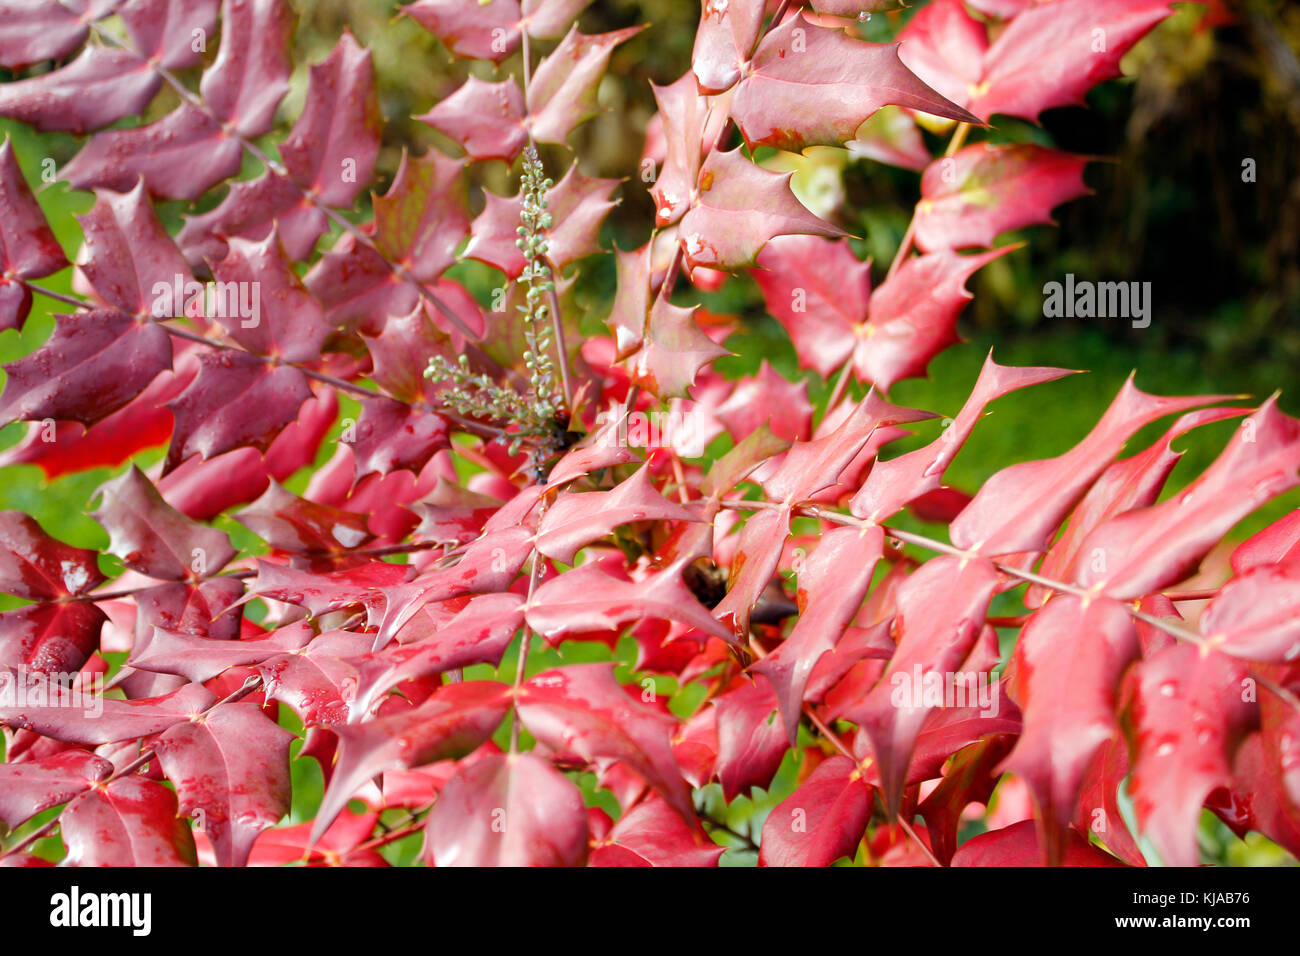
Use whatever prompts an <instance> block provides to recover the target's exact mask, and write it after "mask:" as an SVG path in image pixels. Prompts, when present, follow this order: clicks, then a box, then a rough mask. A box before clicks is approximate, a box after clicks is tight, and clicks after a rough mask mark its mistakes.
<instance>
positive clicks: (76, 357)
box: [0, 309, 172, 425]
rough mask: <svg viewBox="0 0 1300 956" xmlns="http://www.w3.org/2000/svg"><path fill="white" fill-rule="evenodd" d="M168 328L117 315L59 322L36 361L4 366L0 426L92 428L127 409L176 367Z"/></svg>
mask: <svg viewBox="0 0 1300 956" xmlns="http://www.w3.org/2000/svg"><path fill="white" fill-rule="evenodd" d="M171 358H172V350H171V340H170V339H169V338H168V336H167V333H166V332H164V331H163V330H162V329H161V328H159V327H158V326H156V325H154V324H153V323H151V322H148V321H137V320H136V319H133V318H132V317H131V316H129V315H126V314H125V313H122V312H118V311H116V310H115V309H95V310H92V311H89V312H79V313H77V314H75V315H65V316H60V317H59V319H58V324H57V325H56V327H55V330H54V334H53V335H51V336H50V338H49V339H48V340H47V341H46V343H45V344H44V345H43V346H41V347H40V348H39V349H37V350H36V351H35V352H33V353H32V354H31V355H28V356H26V357H25V358H21V359H19V360H18V361H16V362H11V363H10V364H8V365H6V366H4V370H5V373H6V376H7V377H6V380H5V387H4V392H3V394H0V421H4V422H6V423H8V422H13V421H19V420H23V421H41V420H43V419H54V420H58V421H74V422H81V423H82V424H83V425H93V424H94V423H95V422H97V421H100V420H101V419H103V418H106V417H107V416H108V415H111V414H112V413H113V412H115V411H117V410H118V409H119V408H122V407H123V406H124V405H126V404H127V403H128V402H130V401H131V399H133V398H135V397H136V396H137V395H139V394H140V393H141V392H142V391H144V390H145V388H146V387H148V385H149V383H150V382H152V381H153V379H154V378H155V377H156V376H157V375H158V374H159V373H160V372H164V371H166V370H167V369H169V368H170V367H171Z"/></svg>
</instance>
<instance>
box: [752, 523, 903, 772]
mask: <svg viewBox="0 0 1300 956" xmlns="http://www.w3.org/2000/svg"><path fill="white" fill-rule="evenodd" d="M884 544H885V537H884V532H883V531H881V529H880V528H878V527H873V528H865V529H862V530H859V529H857V528H835V529H832V530H830V531H828V532H826V534H824V535H823V536H822V539H821V541H820V542H819V543H818V545H817V548H816V550H814V551H813V553H812V555H811V556H810V557H809V558H807V559H806V562H805V564H804V566H803V568H802V569H800V571H799V612H800V613H799V619H798V620H797V621H796V622H795V626H794V630H792V631H791V632H790V636H789V637H787V638H786V639H785V640H784V641H782V642H781V646H780V647H778V648H777V649H776V650H775V651H773V652H772V653H771V654H769V655H767V657H765V658H763V660H761V661H759V662H758V663H757V664H755V665H754V667H753V669H754V670H755V671H757V672H758V673H760V674H762V675H763V676H764V677H766V678H767V679H768V680H769V681H771V683H772V686H773V688H775V690H776V695H777V699H778V700H779V701H780V705H781V716H782V718H783V719H784V723H785V730H786V735H787V737H788V740H789V743H790V746H794V744H795V742H796V735H797V732H798V728H799V720H800V718H801V717H802V715H803V701H804V688H805V687H806V686H807V684H808V678H809V677H810V676H811V675H812V672H813V669H814V668H815V667H816V666H817V662H818V661H819V660H821V659H822V657H823V655H825V654H827V653H828V652H831V651H833V650H834V649H835V645H836V644H838V643H839V642H840V639H841V638H842V637H843V636H844V631H845V629H846V628H847V627H848V626H849V624H850V622H852V620H853V617H854V616H855V615H856V614H857V613H858V610H859V609H860V608H861V606H862V599H863V598H864V597H866V594H867V589H868V588H869V587H870V586H871V575H872V572H873V571H874V570H875V567H876V563H877V562H878V561H879V560H880V557H881V554H882V551H883V548H884ZM846 571H847V573H846Z"/></svg>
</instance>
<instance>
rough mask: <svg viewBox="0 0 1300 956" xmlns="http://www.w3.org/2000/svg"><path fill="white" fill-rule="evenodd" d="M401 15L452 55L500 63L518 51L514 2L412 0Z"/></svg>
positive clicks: (517, 14) (517, 27)
mask: <svg viewBox="0 0 1300 956" xmlns="http://www.w3.org/2000/svg"><path fill="white" fill-rule="evenodd" d="M402 13H404V14H406V15H407V16H408V17H410V18H411V19H412V20H414V21H416V22H417V23H419V24H420V26H422V27H424V28H425V29H426V30H428V31H429V32H430V33H432V34H433V35H434V36H436V37H437V38H438V39H439V40H441V41H442V42H443V44H444V45H445V46H446V47H447V49H448V50H450V51H451V52H452V53H453V54H454V55H455V56H460V57H469V58H472V59H476V60H491V61H493V62H494V63H500V62H501V61H502V60H504V59H505V58H506V57H508V56H509V55H510V54H512V53H514V52H515V50H517V49H518V48H519V19H520V11H519V3H518V0H486V2H483V0H416V2H415V3H412V4H410V5H409V6H405V7H402Z"/></svg>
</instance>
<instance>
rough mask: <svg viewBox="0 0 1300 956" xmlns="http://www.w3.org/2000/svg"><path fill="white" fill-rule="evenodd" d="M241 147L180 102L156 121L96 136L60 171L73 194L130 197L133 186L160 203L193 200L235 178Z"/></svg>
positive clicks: (209, 119)
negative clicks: (97, 192)
mask: <svg viewBox="0 0 1300 956" xmlns="http://www.w3.org/2000/svg"><path fill="white" fill-rule="evenodd" d="M242 158H243V147H242V146H241V145H240V144H239V142H238V141H236V140H234V139H232V138H230V137H229V136H228V135H227V134H226V132H225V130H223V129H222V127H221V125H220V123H219V122H218V121H216V120H214V119H213V118H212V117H211V116H210V115H208V114H207V113H205V112H203V111H202V110H200V109H198V108H196V107H194V106H191V105H189V104H188V103H184V104H182V105H181V106H179V107H178V108H177V109H175V110H174V111H172V112H171V113H168V114H167V115H166V116H164V117H163V118H162V119H160V120H158V121H157V122H154V123H150V124H148V125H147V126H137V127H133V128H130V129H110V130H104V131H103V132H99V133H96V134H95V135H94V136H93V137H92V138H91V140H90V142H89V143H87V144H86V146H85V148H84V149H82V151H81V152H79V153H78V154H77V155H76V156H75V157H73V159H72V161H71V162H70V163H68V164H67V165H66V166H64V167H63V169H62V170H61V171H60V178H61V179H66V180H67V181H68V182H69V183H71V184H72V186H73V188H74V189H87V190H88V189H101V188H102V189H114V190H117V191H118V192H130V191H131V189H133V188H134V187H135V185H136V183H137V182H139V181H140V180H143V181H144V187H145V189H147V190H148V191H149V193H150V194H151V195H154V196H158V197H160V198H163V199H187V200H195V199H198V198H199V197H200V196H202V195H203V194H204V193H205V192H207V191H208V190H209V189H211V188H212V187H213V186H215V185H216V184H217V183H219V182H221V181H222V180H223V179H229V178H230V177H232V176H235V175H237V174H238V173H239V164H240V161H241V159H242Z"/></svg>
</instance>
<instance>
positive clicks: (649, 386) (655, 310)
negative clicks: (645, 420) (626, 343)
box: [629, 294, 731, 399]
mask: <svg viewBox="0 0 1300 956" xmlns="http://www.w3.org/2000/svg"><path fill="white" fill-rule="evenodd" d="M696 308H698V306H697V307H694V308H689V309H687V308H682V307H681V306H677V305H673V304H672V303H671V302H669V301H668V299H667V298H666V297H665V296H664V295H663V294H660V295H659V296H658V297H657V298H656V299H655V302H654V305H653V306H652V307H651V309H650V315H649V318H648V320H647V322H646V327H645V337H644V339H643V340H642V342H641V347H640V348H639V349H637V350H636V351H635V352H634V353H633V354H632V355H631V356H630V359H629V361H630V362H631V368H630V371H631V378H632V381H634V382H635V383H636V384H638V385H640V386H641V387H642V388H644V389H645V390H646V391H648V392H650V393H651V394H652V395H655V396H657V397H658V398H661V399H668V398H690V389H691V387H692V386H693V385H694V384H695V379H696V378H697V377H698V376H699V374H700V370H701V369H702V368H704V366H705V365H708V364H709V363H710V362H712V361H715V360H716V359H719V358H722V356H724V355H730V354H731V353H730V352H728V351H727V350H726V349H724V348H723V347H722V346H721V345H718V344H717V343H716V342H714V341H713V339H711V338H709V337H708V336H707V335H706V334H705V333H704V332H703V331H701V330H700V327H699V326H698V325H697V324H696V322H695V312H696Z"/></svg>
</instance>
